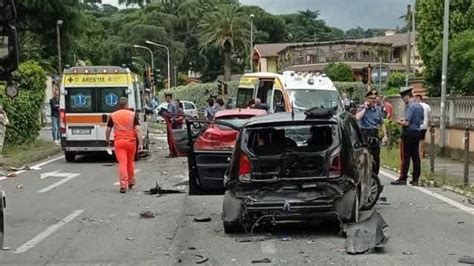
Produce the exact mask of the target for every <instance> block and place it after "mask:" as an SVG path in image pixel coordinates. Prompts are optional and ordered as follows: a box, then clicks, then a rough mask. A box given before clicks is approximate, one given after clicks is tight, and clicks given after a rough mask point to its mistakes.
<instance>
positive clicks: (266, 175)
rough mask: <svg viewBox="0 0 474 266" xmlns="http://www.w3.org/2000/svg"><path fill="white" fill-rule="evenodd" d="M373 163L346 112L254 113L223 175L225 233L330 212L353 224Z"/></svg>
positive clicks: (367, 192) (366, 192)
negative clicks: (265, 223)
mask: <svg viewBox="0 0 474 266" xmlns="http://www.w3.org/2000/svg"><path fill="white" fill-rule="evenodd" d="M371 168H372V156H371V155H370V153H369V150H368V149H367V145H366V144H365V143H364V140H363V137H362V135H361V132H360V130H359V127H358V125H357V122H356V120H355V119H354V118H353V117H352V116H351V115H350V114H348V113H347V112H344V113H343V112H339V113H338V112H337V111H336V109H334V108H326V109H321V108H313V109H311V110H308V111H306V112H305V113H302V112H299V113H295V114H292V113H277V114H272V115H266V116H261V117H255V118H253V119H251V120H250V121H249V122H248V123H247V124H245V125H244V127H243V128H242V129H241V131H240V134H239V137H238V139H237V143H236V146H235V148H234V150H233V154H232V158H231V162H230V165H229V168H228V170H227V172H226V175H225V180H224V183H225V188H226V192H225V196H224V203H223V224H224V231H225V232H226V233H235V232H241V231H243V230H244V229H245V228H249V226H252V225H253V224H256V223H259V224H262V223H263V222H269V223H278V222H288V221H305V220H311V219H313V218H321V217H324V216H328V215H329V216H337V217H338V218H339V219H340V220H342V221H347V222H357V221H358V219H359V210H360V209H362V206H364V205H366V204H367V203H368V199H369V196H370V193H371V189H370V186H371V183H372V182H371V170H372V169H371Z"/></svg>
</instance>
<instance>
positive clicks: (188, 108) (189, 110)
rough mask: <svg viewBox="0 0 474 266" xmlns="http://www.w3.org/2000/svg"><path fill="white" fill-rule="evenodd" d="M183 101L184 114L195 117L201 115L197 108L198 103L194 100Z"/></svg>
mask: <svg viewBox="0 0 474 266" xmlns="http://www.w3.org/2000/svg"><path fill="white" fill-rule="evenodd" d="M181 103H182V104H183V111H184V114H186V115H187V116H191V117H193V118H198V117H199V113H198V109H197V108H196V105H195V104H194V103H193V102H190V101H181Z"/></svg>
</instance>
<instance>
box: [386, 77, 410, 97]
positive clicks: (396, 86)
mask: <svg viewBox="0 0 474 266" xmlns="http://www.w3.org/2000/svg"><path fill="white" fill-rule="evenodd" d="M405 81H406V76H405V74H403V73H401V72H393V73H391V74H390V76H389V77H388V80H387V85H386V86H385V90H384V94H385V95H387V96H393V95H398V93H399V92H400V87H403V86H405Z"/></svg>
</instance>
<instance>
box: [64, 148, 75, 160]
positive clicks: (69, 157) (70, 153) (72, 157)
mask: <svg viewBox="0 0 474 266" xmlns="http://www.w3.org/2000/svg"><path fill="white" fill-rule="evenodd" d="M64 157H65V158H66V162H75V161H76V152H73V151H66V152H64Z"/></svg>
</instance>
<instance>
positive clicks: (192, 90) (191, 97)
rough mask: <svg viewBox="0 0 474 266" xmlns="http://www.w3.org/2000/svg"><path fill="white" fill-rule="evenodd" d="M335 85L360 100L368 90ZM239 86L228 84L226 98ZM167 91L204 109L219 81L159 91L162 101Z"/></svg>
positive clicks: (353, 84)
mask: <svg viewBox="0 0 474 266" xmlns="http://www.w3.org/2000/svg"><path fill="white" fill-rule="evenodd" d="M334 85H335V86H336V88H337V90H338V91H339V93H343V92H345V93H347V94H348V95H349V96H351V98H352V99H355V100H356V101H359V102H360V101H363V100H364V98H365V94H366V92H367V88H366V85H364V84H363V83H362V82H334ZM238 86H239V82H238V81H232V82H230V83H229V85H228V92H229V94H228V95H227V96H226V97H225V98H226V99H229V98H236V97H237V88H238ZM165 93H172V94H173V98H174V99H180V100H184V101H191V102H194V103H195V104H196V106H197V107H198V109H200V110H201V109H202V110H203V109H204V108H205V107H206V106H207V99H208V98H209V95H211V94H212V95H217V83H216V82H211V83H192V84H189V85H186V86H179V87H175V88H172V89H170V90H162V91H160V92H159V93H158V97H159V98H160V101H162V100H163V99H164V97H165Z"/></svg>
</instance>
